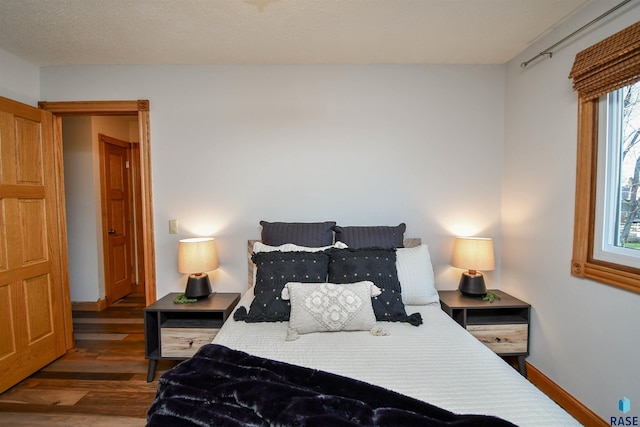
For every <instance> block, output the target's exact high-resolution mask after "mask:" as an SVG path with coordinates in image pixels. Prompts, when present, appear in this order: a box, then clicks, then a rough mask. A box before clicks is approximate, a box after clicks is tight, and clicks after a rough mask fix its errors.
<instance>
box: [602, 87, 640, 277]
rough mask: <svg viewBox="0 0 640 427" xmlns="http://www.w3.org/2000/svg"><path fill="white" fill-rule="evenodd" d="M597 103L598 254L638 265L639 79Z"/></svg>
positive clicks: (639, 223)
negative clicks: (637, 81)
mask: <svg viewBox="0 0 640 427" xmlns="http://www.w3.org/2000/svg"><path fill="white" fill-rule="evenodd" d="M598 104H599V108H598V141H599V144H598V155H597V158H598V165H597V182H596V209H595V219H596V221H595V228H594V246H593V251H594V258H596V259H601V260H605V261H611V262H615V263H618V264H623V265H629V266H632V267H635V268H640V83H635V84H633V85H629V86H625V87H624V88H622V89H618V90H615V91H613V92H609V93H608V94H606V95H603V96H601V97H600V99H599V100H598Z"/></svg>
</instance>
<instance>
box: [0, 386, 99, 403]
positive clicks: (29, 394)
mask: <svg viewBox="0 0 640 427" xmlns="http://www.w3.org/2000/svg"><path fill="white" fill-rule="evenodd" d="M87 393H89V391H88V390H86V391H81V390H68V389H66V388H64V387H59V388H57V389H51V390H42V389H38V390H26V389H22V388H20V389H15V390H9V391H8V392H7V393H3V394H2V395H1V396H0V402H2V403H15V404H36V405H60V406H73V405H75V404H76V403H78V401H79V400H80V399H82V398H83V397H85V396H86V395H87Z"/></svg>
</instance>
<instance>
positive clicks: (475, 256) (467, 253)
mask: <svg viewBox="0 0 640 427" xmlns="http://www.w3.org/2000/svg"><path fill="white" fill-rule="evenodd" d="M451 265H453V266H454V267H458V268H464V269H466V270H484V271H490V270H494V269H495V268H496V264H495V260H494V256H493V240H491V239H490V238H486V237H456V239H455V241H454V242H453V256H452V257H451Z"/></svg>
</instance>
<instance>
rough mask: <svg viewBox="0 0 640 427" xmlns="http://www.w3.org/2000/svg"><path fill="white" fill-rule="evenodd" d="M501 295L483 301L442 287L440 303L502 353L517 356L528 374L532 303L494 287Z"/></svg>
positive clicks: (450, 314)
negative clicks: (526, 361) (526, 360)
mask: <svg viewBox="0 0 640 427" xmlns="http://www.w3.org/2000/svg"><path fill="white" fill-rule="evenodd" d="M492 292H494V293H495V294H496V295H498V296H499V297H500V299H496V300H495V301H494V302H492V303H490V302H489V301H483V300H482V298H473V297H467V296H465V295H462V294H461V293H460V292H458V291H439V292H438V293H439V294H440V305H441V307H442V309H443V310H444V311H445V312H446V313H447V314H448V315H449V316H451V318H453V320H455V321H456V322H458V323H459V324H460V325H461V326H462V327H463V328H465V329H466V330H467V331H469V332H470V333H471V335H473V336H475V337H476V338H477V339H479V340H480V341H481V342H482V343H483V344H484V345H486V346H487V347H489V348H490V349H491V350H493V351H494V352H495V353H496V354H498V355H500V356H516V357H517V358H518V368H519V370H520V373H521V374H522V375H524V376H525V377H526V376H527V368H526V365H525V363H524V362H525V358H526V357H527V356H528V355H529V319H530V317H531V305H529V304H527V303H526V302H524V301H520V300H519V299H517V298H514V297H512V296H511V295H509V294H507V293H505V292H502V291H499V290H492Z"/></svg>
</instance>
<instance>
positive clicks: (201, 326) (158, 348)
mask: <svg viewBox="0 0 640 427" xmlns="http://www.w3.org/2000/svg"><path fill="white" fill-rule="evenodd" d="M177 295H179V293H171V294H168V295H166V296H165V297H163V298H161V299H159V300H158V301H156V302H155V303H153V304H151V305H150V306H149V307H146V308H145V309H144V338H145V339H144V341H145V357H146V358H147V359H149V370H148V372H147V381H149V382H150V381H153V377H154V376H155V372H156V366H157V364H158V360H161V359H169V360H185V359H188V358H190V357H191V356H193V355H194V354H195V352H196V351H198V349H199V348H200V347H201V346H203V345H205V344H209V343H211V341H212V340H213V338H214V337H215V336H216V334H217V333H218V330H219V329H220V328H221V327H222V325H223V324H224V322H225V321H226V320H227V318H228V317H229V315H230V314H231V312H232V311H233V309H234V307H235V306H236V304H237V303H238V301H239V300H240V294H238V293H215V294H213V295H210V296H209V297H208V298H206V299H202V300H199V301H197V302H195V303H187V304H175V303H174V302H173V299H174V298H175V297H176V296H177Z"/></svg>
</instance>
